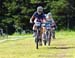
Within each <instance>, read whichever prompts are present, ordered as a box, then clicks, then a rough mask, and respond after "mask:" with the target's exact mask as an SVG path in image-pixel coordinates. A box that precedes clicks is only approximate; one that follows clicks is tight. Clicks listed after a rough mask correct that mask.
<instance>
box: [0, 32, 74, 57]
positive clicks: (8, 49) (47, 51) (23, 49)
mask: <svg viewBox="0 0 75 58" xmlns="http://www.w3.org/2000/svg"><path fill="white" fill-rule="evenodd" d="M13 36H15V35H13ZM18 36H19V35H18ZM23 36H24V35H23ZM25 36H26V37H21V39H19V40H7V41H4V42H0V58H75V32H74V31H71V32H69V31H61V32H57V33H56V39H55V40H53V39H52V42H51V46H42V47H41V46H39V49H38V50H37V49H36V48H35V42H34V39H33V37H32V35H25ZM4 38H5V39H6V38H7V37H4ZM12 38H13V39H15V37H12ZM18 38H20V37H18ZM8 39H11V38H10V37H8ZM1 40H2V39H1Z"/></svg>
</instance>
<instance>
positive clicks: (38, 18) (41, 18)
mask: <svg viewBox="0 0 75 58" xmlns="http://www.w3.org/2000/svg"><path fill="white" fill-rule="evenodd" d="M45 21H46V17H45V14H44V12H43V7H42V6H38V7H37V11H36V12H34V14H33V15H32V17H31V18H30V23H34V25H33V34H34V36H36V32H37V27H36V25H35V23H36V22H40V23H43V22H45ZM40 28H41V31H42V27H41V26H40ZM43 28H44V27H43ZM41 35H42V34H41ZM41 35H40V36H41ZM40 40H41V41H42V39H41V38H40ZM41 45H42V43H41Z"/></svg>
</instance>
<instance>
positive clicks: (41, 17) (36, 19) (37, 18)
mask: <svg viewBox="0 0 75 58" xmlns="http://www.w3.org/2000/svg"><path fill="white" fill-rule="evenodd" d="M45 19H46V17H45V14H44V13H42V14H40V15H39V14H38V13H37V12H35V13H34V14H33V16H32V21H34V23H35V22H43V20H45Z"/></svg>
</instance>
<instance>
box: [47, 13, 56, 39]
mask: <svg viewBox="0 0 75 58" xmlns="http://www.w3.org/2000/svg"><path fill="white" fill-rule="evenodd" d="M46 18H47V22H50V25H51V26H50V28H51V36H52V37H53V39H55V28H56V24H55V21H54V20H53V18H52V14H51V13H48V14H47V17H46ZM47 28H48V27H47Z"/></svg>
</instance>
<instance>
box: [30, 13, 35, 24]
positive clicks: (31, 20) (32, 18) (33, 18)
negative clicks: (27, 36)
mask: <svg viewBox="0 0 75 58" xmlns="http://www.w3.org/2000/svg"><path fill="white" fill-rule="evenodd" d="M35 17H36V12H34V14H33V15H32V17H31V18H30V23H33V21H34V20H35Z"/></svg>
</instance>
